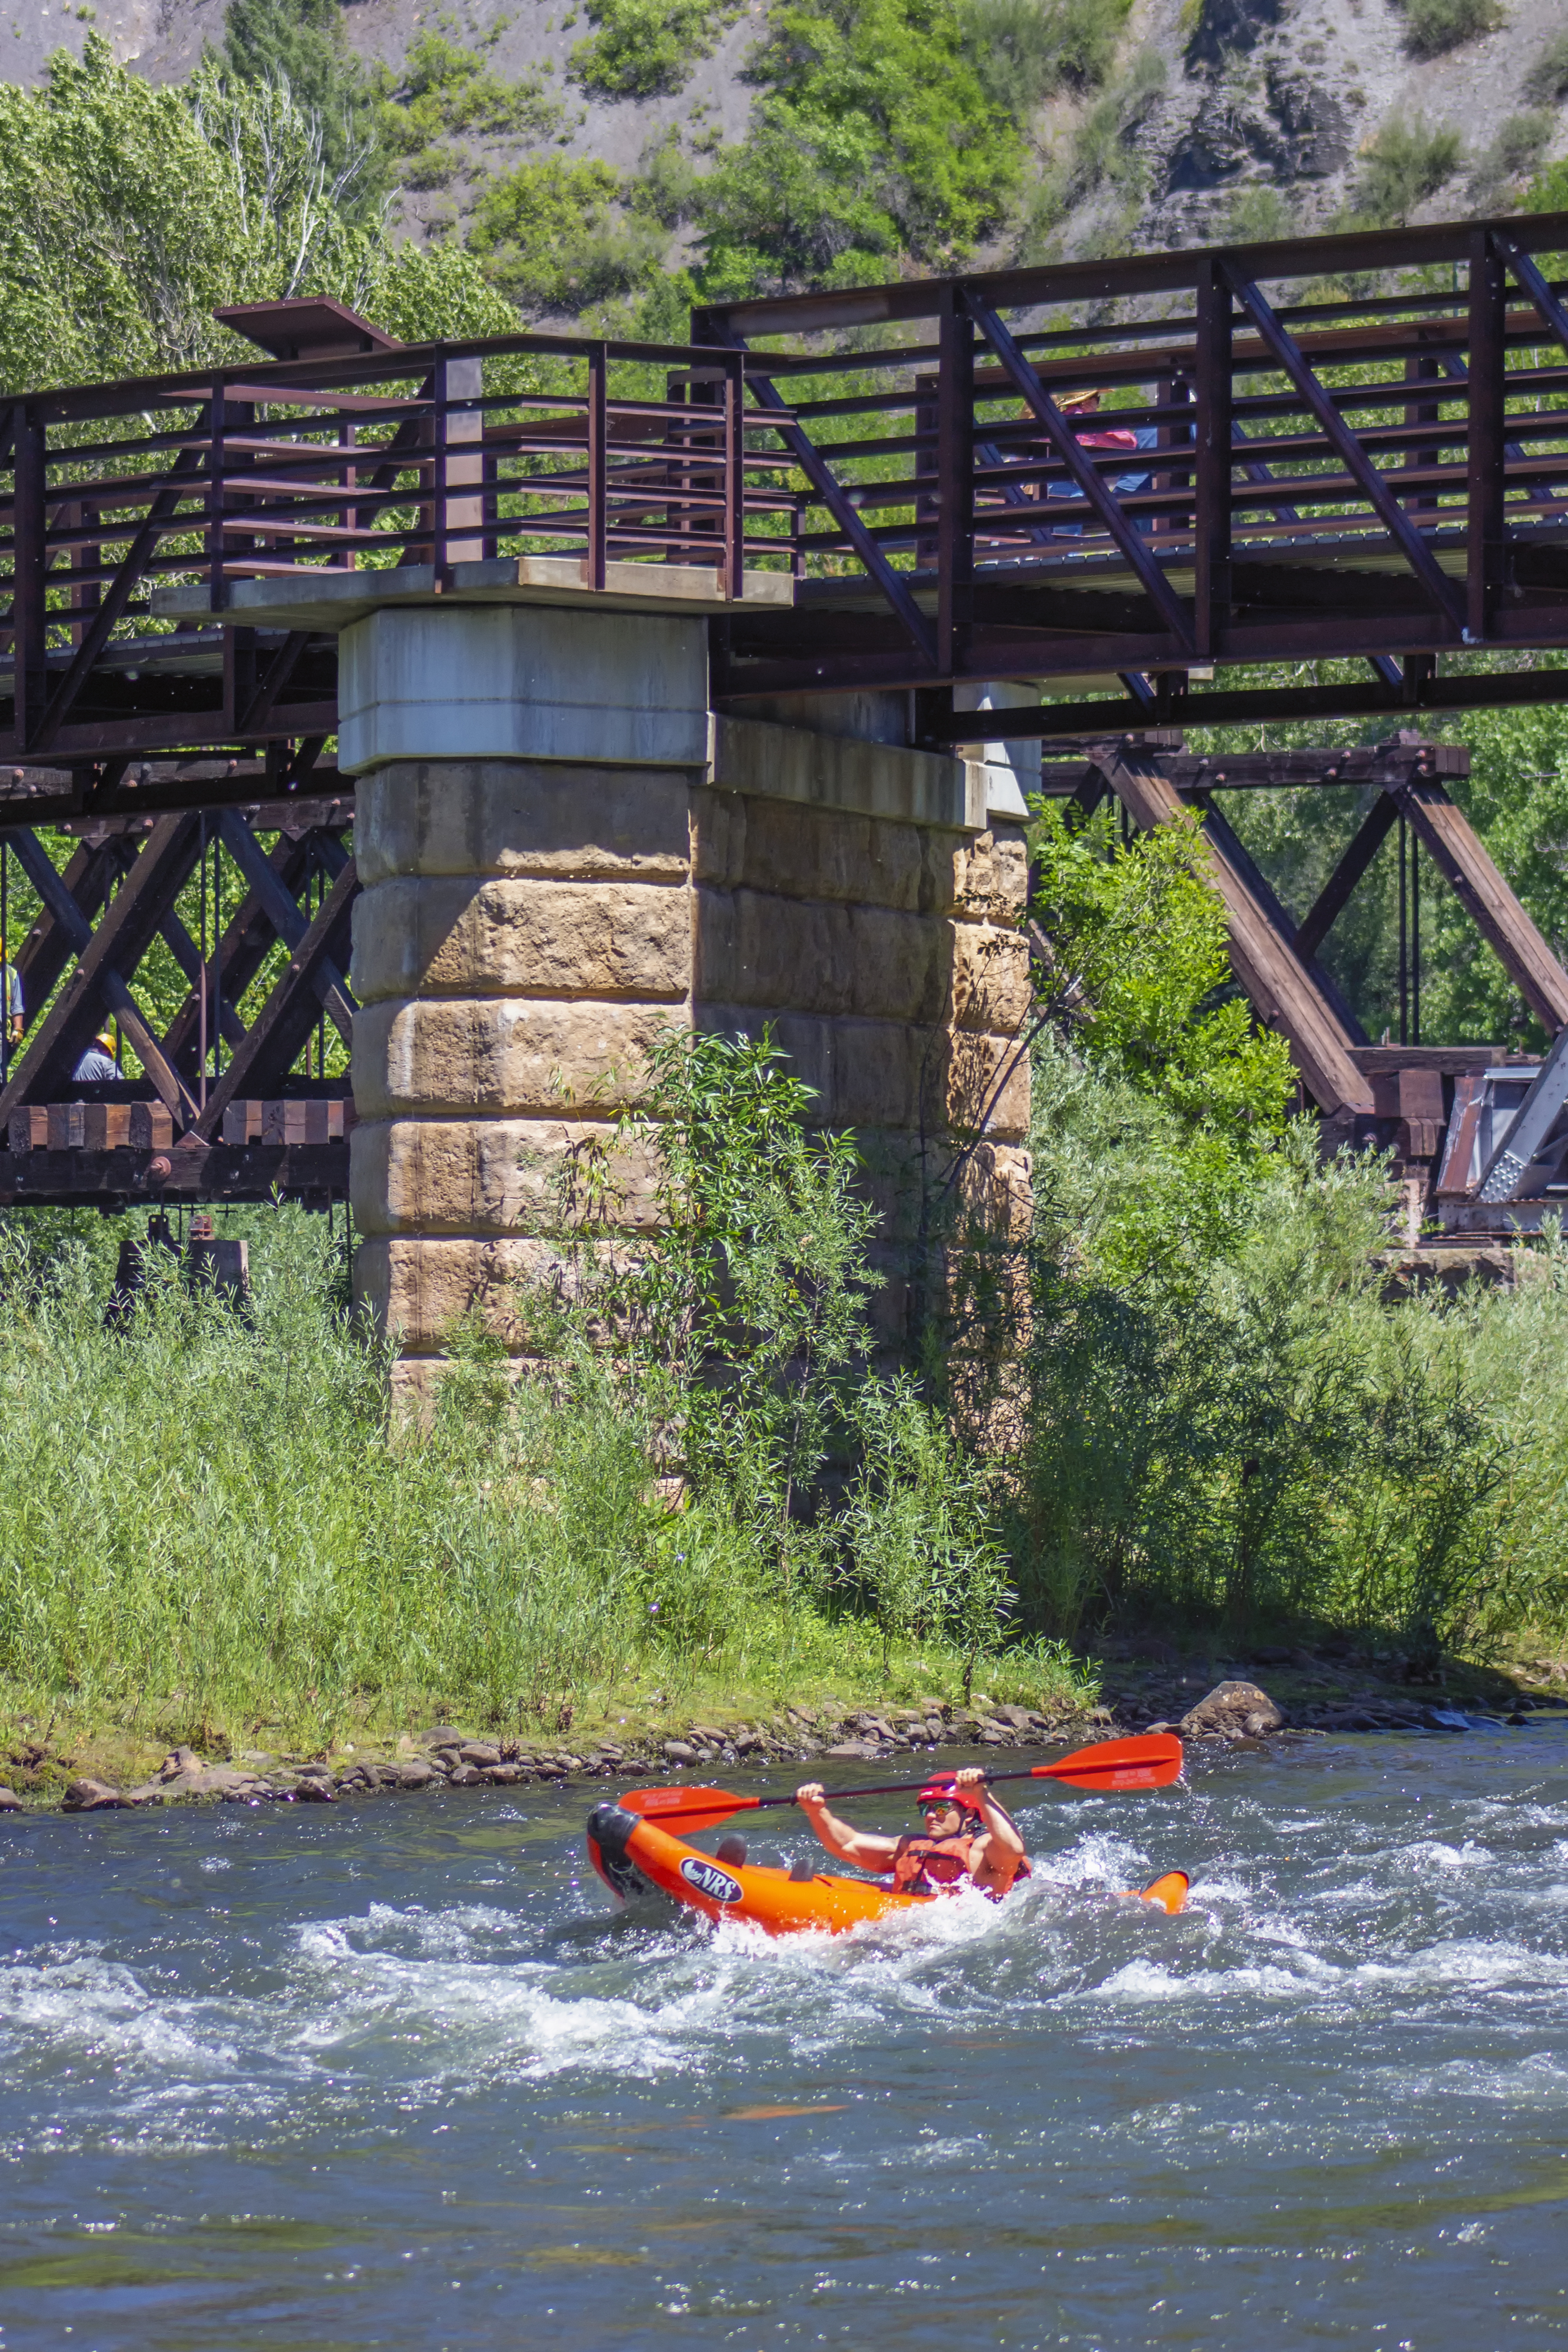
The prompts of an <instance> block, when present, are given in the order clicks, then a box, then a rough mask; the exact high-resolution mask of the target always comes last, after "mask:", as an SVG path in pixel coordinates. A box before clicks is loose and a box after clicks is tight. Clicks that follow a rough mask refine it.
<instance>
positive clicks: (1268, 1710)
mask: <svg viewBox="0 0 1568 2352" xmlns="http://www.w3.org/2000/svg"><path fill="white" fill-rule="evenodd" d="M1284 1724H1285V1716H1284V1710H1283V1709H1282V1708H1280V1707H1278V1706H1275V1704H1274V1701H1273V1700H1272V1699H1271V1698H1270V1697H1269V1696H1268V1692H1267V1691H1266V1690H1260V1689H1259V1688H1258V1685H1257V1684H1256V1683H1242V1682H1225V1683H1216V1684H1215V1686H1214V1688H1213V1690H1212V1691H1210V1692H1209V1694H1208V1696H1207V1697H1206V1698H1201V1699H1199V1701H1198V1703H1197V1705H1196V1706H1194V1707H1189V1708H1188V1710H1187V1712H1186V1714H1185V1715H1184V1716H1183V1717H1182V1720H1181V1722H1180V1723H1179V1724H1178V1726H1177V1729H1178V1730H1179V1731H1180V1732H1181V1735H1182V1737H1183V1738H1184V1739H1244V1738H1245V1739H1258V1738H1261V1737H1262V1735H1263V1733H1264V1732H1266V1731H1279V1730H1282V1729H1283V1728H1284Z"/></svg>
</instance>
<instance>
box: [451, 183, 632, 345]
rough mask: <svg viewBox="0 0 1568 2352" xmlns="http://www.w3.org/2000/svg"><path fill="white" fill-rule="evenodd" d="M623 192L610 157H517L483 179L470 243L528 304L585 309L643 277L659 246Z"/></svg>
mask: <svg viewBox="0 0 1568 2352" xmlns="http://www.w3.org/2000/svg"><path fill="white" fill-rule="evenodd" d="M624 194H625V186H624V183H623V182H622V179H621V176H620V174H619V173H616V172H613V171H612V170H611V169H610V166H609V165H608V164H607V163H569V162H567V161H566V160H565V159H564V158H563V157H562V156H559V155H552V156H548V157H545V158H543V159H542V161H540V162H537V163H520V164H519V165H518V167H517V169H516V170H515V171H514V172H509V173H503V174H502V175H501V176H500V177H499V178H497V179H493V180H491V181H490V182H489V184H488V185H487V186H486V187H485V189H484V191H483V193H482V194H481V195H480V198H479V205H478V206H477V207H476V209H475V213H474V220H473V226H472V229H471V231H470V234H469V243H470V245H471V247H472V248H473V250H474V252H475V253H477V254H478V255H479V257H480V259H481V260H482V262H483V263H484V266H485V268H486V269H487V270H488V272H489V275H490V276H491V277H492V278H494V280H495V283H496V284H497V285H498V286H499V287H500V288H501V289H502V290H503V291H504V292H505V293H507V294H509V295H510V297H511V299H513V301H515V302H517V303H519V304H520V305H521V306H522V307H523V308H524V309H525V310H531V311H540V310H563V311H578V310H583V309H584V308H585V307H586V305H587V304H589V303H590V302H598V301H603V300H605V299H607V298H608V297H610V296H613V295H617V294H625V293H627V292H629V291H630V289H632V288H633V287H635V286H637V285H640V284H641V283H643V282H644V281H645V280H646V279H647V278H648V277H649V276H650V275H651V274H652V273H653V271H654V270H655V269H656V268H658V261H659V258H660V257H661V255H662V253H663V249H664V240H663V237H662V236H658V234H657V233H656V232H655V231H654V230H653V229H652V228H651V226H648V225H647V224H644V223H642V222H638V221H636V220H630V219H628V218H627V217H626V215H625V213H624V212H623V211H622V209H621V200H622V198H623V195H624Z"/></svg>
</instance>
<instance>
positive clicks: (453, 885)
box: [339, 598, 1028, 1402]
mask: <svg viewBox="0 0 1568 2352" xmlns="http://www.w3.org/2000/svg"><path fill="white" fill-rule="evenodd" d="M647 602H648V604H650V605H652V606H653V609H642V610H638V609H629V610H628V609H606V608H605V604H604V603H603V601H601V600H595V601H593V602H590V601H588V600H586V599H584V601H583V602H581V603H577V604H536V603H530V604H520V603H508V604H455V603H453V604H435V605H422V606H418V607H414V608H409V607H401V608H399V607H384V608H381V609H378V610H376V611H373V612H371V613H369V614H366V615H364V616H363V617H362V618H360V619H357V620H355V621H353V622H352V623H351V624H350V625H348V626H347V627H346V628H345V629H344V630H343V632H342V638H341V643H340V689H339V697H340V698H339V709H340V730H341V731H340V739H339V742H340V748H339V763H340V767H341V768H342V770H344V771H345V772H353V773H354V774H355V775H356V777H357V780H358V803H357V807H358V814H357V818H356V824H355V856H356V860H357V863H358V868H359V874H360V878H361V882H362V885H363V895H362V896H361V898H359V900H358V902H357V904H356V906H355V908H354V934H353V937H354V945H353V991H354V994H355V996H356V997H357V999H358V1002H359V1005H360V1008H361V1009H360V1011H359V1013H358V1014H357V1016H356V1020H355V1024H354V1040H353V1086H354V1097H355V1103H356V1107H357V1110H358V1116H359V1125H358V1126H357V1127H356V1129H354V1133H353V1144H352V1186H353V1209H354V1215H355V1219H356V1222H357V1224H358V1226H359V1229H360V1232H361V1234H362V1235H363V1241H362V1243H361V1246H360V1252H359V1257H358V1262H357V1266H356V1276H355V1279H356V1288H357V1291H358V1294H359V1296H360V1297H361V1298H362V1299H363V1300H365V1301H367V1302H369V1304H370V1305H371V1306H372V1307H373V1309H374V1314H375V1316H376V1318H377V1319H378V1321H379V1322H380V1324H381V1325H382V1327H383V1328H385V1329H386V1330H388V1331H391V1332H395V1334H396V1335H397V1336H398V1339H399V1344H400V1361H399V1366H398V1370H397V1374H396V1376H395V1377H396V1381H397V1383H398V1386H399V1387H400V1389H402V1390H403V1391H413V1392H418V1391H423V1390H424V1389H426V1386H427V1384H428V1381H429V1380H430V1378H431V1376H432V1375H433V1373H434V1372H435V1371H436V1370H437V1367H438V1365H439V1362H440V1360H441V1353H442V1348H443V1341H444V1338H445V1335H446V1334H447V1331H448V1330H449V1328H450V1327H451V1326H452V1324H453V1323H454V1322H455V1321H456V1320H457V1319H458V1318H459V1317H461V1316H462V1315H464V1314H465V1313H466V1312H468V1310H469V1309H470V1308H473V1307H478V1308H479V1310H480V1311H481V1312H482V1313H483V1315H484V1316H485V1317H486V1318H488V1319H489V1321H490V1322H491V1324H492V1325H493V1327H494V1328H496V1329H497V1330H498V1331H499V1332H500V1334H501V1335H502V1336H503V1337H504V1338H505V1339H506V1341H507V1343H508V1344H509V1346H510V1347H511V1348H512V1349H513V1350H514V1351H521V1349H523V1348H524V1346H525V1344H526V1335H525V1333H524V1331H523V1329H522V1328H521V1325H520V1323H519V1320H518V1317H517V1314H516V1309H515V1286H516V1285H517V1283H518V1281H519V1280H520V1278H526V1277H527V1276H530V1275H531V1274H532V1273H534V1272H535V1271H537V1270H539V1269H540V1268H541V1267H542V1264H543V1262H544V1259H545V1257H546V1255H547V1245H546V1244H544V1243H543V1242H542V1239H541V1238H540V1236H541V1232H542V1226H543V1225H544V1224H545V1223H547V1221H548V1215H549V1211H550V1207H551V1201H550V1179H551V1173H552V1169H553V1168H555V1167H557V1166H558V1165H559V1162H560V1159H561V1155H562V1154H563V1151H565V1150H567V1149H568V1148H569V1146H570V1145H571V1144H572V1143H573V1142H574V1139H578V1138H580V1137H582V1136H583V1135H584V1134H586V1133H588V1132H591V1131H592V1130H594V1129H599V1130H600V1131H601V1132H602V1131H604V1130H605V1128H606V1126H607V1123H608V1121H609V1120H610V1119H611V1118H613V1117H614V1115H615V1113H616V1111H617V1110H618V1109H619V1108H621V1107H622V1106H623V1105H624V1104H626V1102H627V1101H629V1100H631V1099H632V1098H633V1097H635V1096H636V1094H637V1091H638V1088H639V1086H640V1083H641V1080H642V1076H643V1071H644V1066H645V1058H644V1057H645V1055H646V1051H647V1045H648V1043H649V1041H650V1040H651V1038H652V1037H653V1036H654V1035H655V1034H657V1032H658V1029H659V1028H660V1026H661V1025H662V1024H668V1023H676V1024H681V1025H683V1026H695V1027H698V1028H702V1029H711V1030H723V1031H726V1032H729V1033H731V1034H733V1033H734V1032H736V1031H743V1032H746V1033H747V1034H757V1033H759V1032H760V1031H761V1030H762V1029H763V1026H764V1025H765V1024H772V1026H773V1032H774V1034H775V1035H776V1037H777V1039H778V1042H779V1044H780V1045H781V1046H782V1048H783V1049H784V1052H785V1053H787V1054H788V1055H790V1057H791V1062H792V1066H793V1068H794V1069H795V1072H796V1073H797V1074H798V1075H799V1076H801V1077H802V1078H803V1079H805V1082H806V1083H807V1084H808V1085H810V1086H811V1087H814V1088H816V1095H817V1104H818V1108H819V1110H820V1114H821V1117H822V1118H823V1120H824V1122H825V1124H829V1125H832V1126H836V1127H842V1128H850V1129H855V1130H856V1132H857V1134H858V1137H859V1139H860V1141H861V1144H862V1148H863V1150H864V1151H865V1153H866V1156H867V1160H868V1167H869V1168H870V1170H871V1171H873V1172H872V1176H871V1180H870V1181H873V1182H874V1183H875V1184H876V1186H877V1189H878V1191H879V1195H884V1196H885V1198H886V1200H887V1202H888V1204H889V1210H890V1213H891V1214H890V1221H889V1234H888V1243H887V1246H888V1248H889V1251H890V1252H896V1245H897V1241H898V1237H899V1235H898V1227H899V1226H900V1223H906V1222H907V1220H908V1217H909V1215H910V1205H909V1203H910V1195H911V1191H912V1189H913V1188H914V1187H916V1186H918V1183H919V1181H920V1177H921V1169H922V1165H923V1166H924V1167H925V1168H927V1169H929V1171H931V1173H932V1174H933V1175H934V1174H935V1173H938V1172H940V1171H941V1169H942V1167H943V1166H945V1164H946V1156H947V1155H946V1141H947V1139H948V1138H949V1137H950V1136H951V1134H952V1132H953V1131H954V1130H961V1131H962V1130H970V1129H973V1127H974V1126H975V1125H976V1124H977V1123H978V1122H979V1120H980V1118H981V1117H982V1114H983V1113H984V1115H985V1117H984V1141H983V1143H982V1145H981V1146H980V1148H979V1149H978V1150H977V1151H976V1153H975V1155H974V1160H973V1166H974V1169H975V1171H976V1174H977V1178H978V1180H979V1181H981V1182H983V1183H987V1184H989V1185H990V1186H991V1188H992V1190H993V1192H994V1196H995V1197H996V1198H997V1199H998V1200H1000V1201H1001V1202H1003V1203H1004V1205H1005V1213H1008V1214H1010V1215H1013V1216H1015V1217H1016V1216H1018V1215H1021V1214H1026V1210H1027V1198H1028V1162H1027V1157H1026V1150H1025V1144H1026V1133H1027V1123H1028V1079H1027V1069H1026V1063H1025V1062H1024V1060H1023V1058H1022V1057H1021V1056H1019V1055H1017V1054H1016V1042H1015V1041H1016V1036H1017V1033H1018V1031H1019V1028H1020V1025H1021V1024H1022V1022H1023V1020H1024V1017H1025V1014H1026V1008H1027V1003H1028V968H1027V950H1026V942H1025V940H1024V938H1023V936H1022V933H1021V932H1020V930H1019V929H1018V920H1019V917H1020V914H1021V912H1022V910H1023V905H1024V898H1025V890H1026V861H1025V853H1024V842H1023V830H1022V819H1023V815H1024V810H1023V803H1022V801H1021V799H1020V798H1019V794H1018V787H1017V782H1016V778H1015V776H1014V774H1013V772H1012V771H1011V769H1010V768H1008V767H1007V766H1006V765H1005V762H1004V758H1003V755H1002V752H1001V747H989V748H990V751H991V757H990V760H989V761H987V760H985V759H975V760H973V761H966V760H963V759H957V758H951V757H946V756H938V755H934V754H931V753H929V752H923V751H914V750H910V749H908V748H906V745H905V743H904V742H903V741H902V740H889V738H896V737H897V736H899V735H900V733H901V731H902V722H901V719H900V711H901V709H902V705H903V700H904V698H902V697H881V698H875V699H874V700H868V699H867V698H847V697H846V698H842V699H841V700H840V701H838V702H835V703H832V704H828V703H825V704H824V705H823V706H821V707H820V708H819V709H814V708H813V707H812V706H811V705H810V704H809V703H805V704H802V705H799V706H796V707H795V709H791V711H790V712H789V714H788V717H787V719H781V718H779V717H776V716H773V717H766V718H755V719H753V718H748V719H736V718H730V717H725V716H722V715H720V714H716V713H714V712H713V711H712V710H711V709H710V701H709V690H708V662H707V621H706V618H705V616H704V615H703V614H700V613H692V612H689V611H687V612H682V611H680V610H679V609H678V610H675V611H670V610H669V609H668V605H667V606H666V607H665V608H664V609H658V604H657V603H656V601H655V600H654V599H652V598H650V599H648V600H647ZM835 730H841V731H835ZM885 1314H886V1318H887V1321H888V1328H889V1339H892V1340H896V1337H897V1330H896V1326H897V1320H898V1317H899V1314H900V1296H899V1293H898V1290H897V1287H896V1286H894V1287H893V1288H892V1289H891V1290H890V1291H889V1296H888V1297H887V1300H886V1302H885ZM412 1401H413V1400H412V1395H411V1396H410V1402H412Z"/></svg>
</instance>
